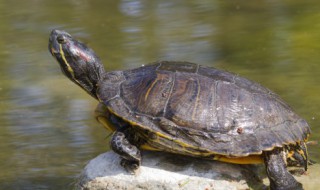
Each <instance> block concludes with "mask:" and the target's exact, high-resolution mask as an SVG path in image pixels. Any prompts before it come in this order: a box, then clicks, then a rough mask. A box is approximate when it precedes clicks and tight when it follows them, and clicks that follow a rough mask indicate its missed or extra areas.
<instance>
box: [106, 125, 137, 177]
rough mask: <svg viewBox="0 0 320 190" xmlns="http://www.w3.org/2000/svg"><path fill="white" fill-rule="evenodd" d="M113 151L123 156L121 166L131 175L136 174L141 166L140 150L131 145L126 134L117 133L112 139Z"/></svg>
mask: <svg viewBox="0 0 320 190" xmlns="http://www.w3.org/2000/svg"><path fill="white" fill-rule="evenodd" d="M111 148H112V150H113V151H114V152H115V153H117V154H119V155H120V156H121V162H120V164H121V166H123V167H124V168H125V169H126V170H127V171H128V172H129V173H131V174H136V173H137V172H138V169H139V166H140V164H141V154H140V150H139V149H138V148H137V147H136V146H134V145H132V144H130V142H129V141H128V140H127V138H126V136H125V134H124V133H123V132H120V131H115V132H114V134H113V136H112V139H111Z"/></svg>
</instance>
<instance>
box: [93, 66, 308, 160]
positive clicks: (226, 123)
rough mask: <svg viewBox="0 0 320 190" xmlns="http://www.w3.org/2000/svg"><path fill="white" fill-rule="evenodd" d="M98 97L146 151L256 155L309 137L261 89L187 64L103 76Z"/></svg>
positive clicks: (232, 76)
mask: <svg viewBox="0 0 320 190" xmlns="http://www.w3.org/2000/svg"><path fill="white" fill-rule="evenodd" d="M98 97H99V100H100V101H101V102H103V103H104V104H105V105H106V106H107V109H108V110H109V111H110V113H112V115H114V116H116V117H117V118H120V119H121V120H123V121H126V122H128V123H129V124H130V126H132V129H134V130H135V132H136V135H137V136H139V137H140V138H142V139H144V140H145V141H146V143H148V144H149V145H150V146H151V147H153V148H155V149H158V150H165V151H169V152H174V153H182V154H187V155H198V156H209V155H211V154H218V155H227V156H235V157H243V156H248V155H259V154H261V153H262V151H266V150H272V149H273V148H275V147H283V146H284V145H289V144H295V143H297V142H301V141H305V140H306V139H307V137H308V135H309V133H310V128H309V126H308V124H307V122H306V121H305V120H304V119H302V118H301V117H299V116H298V115H297V114H296V113H294V112H293V110H292V109H291V108H290V107H289V106H288V105H287V104H286V103H285V102H284V101H283V100H281V99H280V98H279V96H277V95H276V94H274V93H273V92H271V91H270V90H268V89H267V88H265V87H262V86H261V85H259V84H258V83H255V82H252V81H250V80H248V79H245V78H242V77H239V76H237V75H235V74H232V73H229V72H226V71H221V70H218V69H215V68H210V67H205V66H201V65H198V64H193V63H188V62H157V63H155V64H152V65H148V66H143V67H140V68H137V69H133V70H126V71H113V72H108V73H107V74H106V75H105V76H104V77H103V79H102V80H101V81H100V83H99V88H98Z"/></svg>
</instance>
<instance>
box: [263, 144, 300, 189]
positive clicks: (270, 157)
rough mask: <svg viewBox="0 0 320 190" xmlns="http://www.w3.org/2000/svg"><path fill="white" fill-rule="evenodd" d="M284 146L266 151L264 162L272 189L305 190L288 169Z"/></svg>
mask: <svg viewBox="0 0 320 190" xmlns="http://www.w3.org/2000/svg"><path fill="white" fill-rule="evenodd" d="M285 159H286V157H285V153H284V151H283V148H275V149H274V150H272V151H266V152H264V162H265V165H266V170H267V175H268V178H269V181H270V189H271V190H291V189H295V190H303V188H302V184H301V183H299V182H298V181H297V180H296V179H295V178H294V177H293V176H292V175H291V174H290V173H289V171H288V170H287V165H286V162H285Z"/></svg>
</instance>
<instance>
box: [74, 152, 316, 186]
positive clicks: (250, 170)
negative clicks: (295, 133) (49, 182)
mask: <svg viewBox="0 0 320 190" xmlns="http://www.w3.org/2000/svg"><path fill="white" fill-rule="evenodd" d="M119 162H120V158H119V156H118V155H117V154H115V153H114V152H112V151H109V152H107V153H104V154H101V155H99V156H97V157H96V158H94V159H92V160H91V161H90V162H89V163H88V164H87V166H86V167H85V169H84V170H83V172H82V174H81V176H80V179H79V182H78V183H77V186H76V189H79V190H244V189H259V190H260V189H268V188H267V186H266V185H268V179H267V177H266V174H265V169H264V166H263V165H236V164H227V163H222V162H217V161H210V160H203V159H195V158H190V157H184V156H179V155H175V154H168V153H161V152H143V160H142V166H141V167H140V173H139V174H138V175H136V176H135V175H131V174H129V173H127V172H126V171H125V170H124V169H123V168H122V167H121V166H120V164H119ZM319 175H320V165H319V164H314V165H312V166H309V169H308V172H307V173H306V174H304V175H301V176H295V177H296V179H297V180H298V181H300V182H301V183H302V184H303V187H304V189H305V190H315V189H319V187H320V180H318V178H319Z"/></svg>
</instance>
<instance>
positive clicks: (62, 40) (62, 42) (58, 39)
mask: <svg viewBox="0 0 320 190" xmlns="http://www.w3.org/2000/svg"><path fill="white" fill-rule="evenodd" d="M57 41H58V43H59V44H64V43H66V38H65V37H64V36H62V35H59V36H57Z"/></svg>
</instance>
